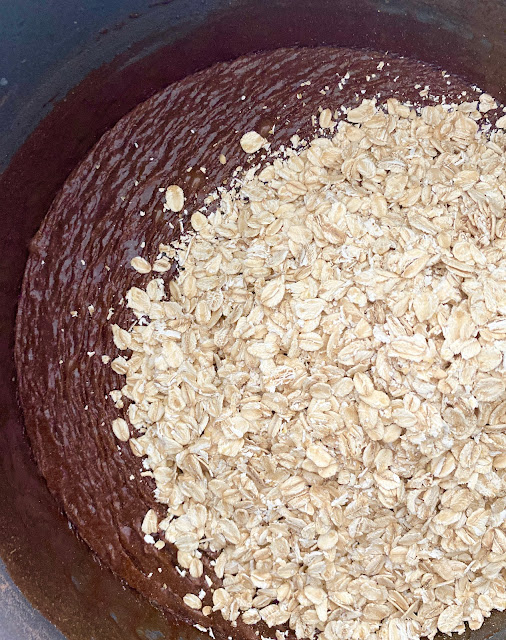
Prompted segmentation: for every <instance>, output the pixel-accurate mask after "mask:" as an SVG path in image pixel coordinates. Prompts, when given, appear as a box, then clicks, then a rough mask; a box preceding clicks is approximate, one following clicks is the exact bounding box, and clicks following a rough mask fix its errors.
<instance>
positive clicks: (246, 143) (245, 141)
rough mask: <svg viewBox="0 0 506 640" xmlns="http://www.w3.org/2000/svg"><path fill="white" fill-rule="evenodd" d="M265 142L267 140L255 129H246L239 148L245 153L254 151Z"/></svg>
mask: <svg viewBox="0 0 506 640" xmlns="http://www.w3.org/2000/svg"><path fill="white" fill-rule="evenodd" d="M266 143H267V140H266V139H265V138H264V137H263V136H261V135H260V134H259V133H257V132H256V131H248V132H247V133H245V134H244V135H243V136H242V137H241V140H240V144H241V148H242V150H243V151H245V152H246V153H256V152H257V151H259V150H260V149H261V148H262V147H263V146H264V145H265V144H266Z"/></svg>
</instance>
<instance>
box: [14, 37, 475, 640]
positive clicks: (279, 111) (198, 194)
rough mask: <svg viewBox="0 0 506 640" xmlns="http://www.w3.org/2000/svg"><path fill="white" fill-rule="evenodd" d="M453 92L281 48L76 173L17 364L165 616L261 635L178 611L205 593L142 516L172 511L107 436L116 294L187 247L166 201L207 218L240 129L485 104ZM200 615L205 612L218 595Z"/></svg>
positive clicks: (72, 485) (189, 96) (115, 550)
mask: <svg viewBox="0 0 506 640" xmlns="http://www.w3.org/2000/svg"><path fill="white" fill-rule="evenodd" d="M382 61H384V62H385V65H384V67H383V69H382V70H378V69H377V67H378V64H379V63H380V62H382ZM380 66H381V65H380ZM347 73H349V77H348V78H346V74H347ZM368 78H369V79H368ZM448 81H449V80H448V78H446V77H444V76H443V75H442V73H441V71H440V70H437V69H434V68H432V67H429V66H427V65H423V64H422V63H418V62H414V61H408V60H404V59H398V58H393V57H390V56H386V55H384V54H376V53H365V52H361V51H352V50H346V49H329V48H319V49H285V50H278V51H275V52H272V53H266V54H256V55H252V56H247V57H244V58H241V59H239V60H237V61H235V62H233V63H224V64H219V65H217V66H215V67H212V68H210V69H208V70H205V71H203V72H201V73H198V74H196V75H194V76H191V77H188V78H186V79H184V80H183V81H181V82H178V83H176V84H175V85H172V86H170V87H168V88H167V89H166V90H165V91H163V92H161V93H159V94H157V95H155V96H154V97H152V98H151V99H150V100H148V101H147V102H145V103H143V104H141V105H139V106H138V107H137V108H136V109H134V110H133V111H132V112H131V113H130V114H128V115H127V116H126V117H125V118H123V119H122V120H121V121H120V122H119V123H118V124H117V125H116V126H115V127H114V128H113V129H112V130H111V131H109V132H108V133H106V134H105V135H104V136H103V138H102V139H101V140H100V141H99V143H98V144H97V145H96V146H95V147H94V149H93V150H92V151H91V152H90V153H89V155H88V156H87V157H86V159H85V160H84V162H83V163H82V164H81V165H80V166H79V167H77V168H76V169H75V171H74V172H73V173H72V174H71V176H70V178H69V179H68V180H67V182H66V184H65V185H64V187H63V189H62V191H61V192H60V194H59V195H58V196H57V197H56V199H55V201H54V202H53V205H52V207H51V209H50V211H49V213H48V215H47V217H46V219H45V221H44V223H43V225H42V227H41V229H40V231H39V232H38V234H37V235H36V237H35V238H34V240H33V242H32V245H31V255H30V258H29V260H28V264H27V268H26V273H25V279H24V285H23V293H22V297H21V301H20V305H19V313H18V324H17V343H16V359H17V368H18V375H19V388H20V397H21V402H22V406H23V409H24V415H25V422H26V428H27V430H28V433H29V436H30V439H31V442H32V445H33V449H34V453H35V456H36V458H37V461H38V464H39V466H40V469H41V471H42V473H43V475H44V476H45V478H46V479H47V483H48V485H49V488H50V490H51V491H52V492H53V494H54V495H55V496H56V498H57V499H58V500H59V502H60V503H61V504H62V506H63V508H64V510H65V512H66V514H67V515H68V518H69V520H70V521H71V522H72V524H73V525H74V527H75V528H76V530H77V532H78V533H79V535H80V536H81V537H82V538H83V539H84V540H85V541H86V542H87V543H88V545H89V546H90V547H91V549H92V550H93V551H94V552H95V554H96V555H97V556H98V558H99V559H100V560H101V561H102V562H103V563H105V564H107V565H108V566H109V567H111V568H112V570H113V571H114V572H115V573H117V574H118V575H119V576H120V577H121V578H123V579H124V580H125V581H126V582H128V583H129V584H130V585H131V586H132V587H134V588H135V589H137V590H138V591H140V592H141V593H142V594H144V595H145V596H146V597H148V598H149V599H150V600H152V601H154V602H155V603H157V604H158V605H159V606H161V607H162V608H163V609H164V610H165V611H166V612H167V613H168V614H169V617H173V618H176V619H180V620H187V621H191V622H193V623H199V624H201V625H204V626H206V627H209V626H210V624H211V625H212V626H213V629H214V633H215V635H216V637H217V638H219V637H227V636H229V635H233V636H234V638H235V639H236V640H239V639H240V638H253V637H254V636H255V632H256V631H257V630H256V629H255V628H252V627H248V626H246V625H243V624H241V623H240V622H238V625H237V628H235V629H232V628H231V626H230V624H229V623H226V622H225V621H224V620H223V619H222V617H221V614H219V613H218V614H213V615H212V616H211V617H209V618H207V617H205V616H203V615H202V614H201V613H199V612H194V611H192V610H191V609H189V608H187V607H186V606H185V605H184V604H183V602H182V596H183V595H185V594H186V593H188V592H191V593H198V590H199V586H198V584H197V583H198V581H195V580H193V579H191V578H190V577H189V576H186V577H184V578H183V577H181V576H180V575H179V573H178V572H177V571H176V568H175V553H174V550H173V549H172V548H170V545H168V546H167V547H166V548H165V549H163V550H162V551H157V550H156V549H154V548H153V546H152V545H149V544H146V543H145V542H144V540H143V536H142V534H141V530H140V526H141V522H142V518H143V516H144V514H145V513H146V511H147V509H148V508H150V507H153V508H155V509H158V510H159V512H160V513H162V510H161V509H159V507H160V505H157V504H156V503H155V501H154V497H153V489H154V483H153V482H152V481H151V480H150V479H149V478H144V477H141V475H140V473H141V471H142V469H141V464H140V460H139V459H138V458H135V457H134V456H133V455H132V454H131V452H130V448H129V446H128V444H126V445H125V444H123V443H118V441H117V440H116V439H115V437H114V435H113V433H112V430H111V427H110V424H111V422H112V420H113V419H114V418H115V417H117V416H118V410H117V409H116V408H115V407H114V405H113V403H112V401H111V399H110V398H108V397H107V393H108V391H109V390H111V389H113V388H117V387H120V386H121V385H122V384H123V382H122V378H121V377H120V376H118V375H116V374H115V373H114V372H113V371H112V370H111V369H110V367H109V366H108V365H104V364H103V363H102V360H101V356H102V355H110V356H112V357H115V355H116V354H117V349H116V348H115V346H114V344H113V342H112V334H111V330H110V323H113V322H117V323H118V324H120V325H122V326H126V325H127V324H128V323H129V322H130V321H131V320H132V315H131V313H130V312H129V311H127V310H125V309H124V307H123V304H122V296H123V294H124V293H125V292H126V291H127V290H128V289H129V288H130V287H131V286H132V285H137V286H144V285H145V284H146V283H147V282H148V281H149V279H150V277H151V276H141V275H139V274H138V273H136V272H135V271H134V270H133V269H132V268H131V267H130V260H131V258H133V257H134V256H136V255H143V256H144V257H146V258H147V259H150V260H152V259H153V258H154V256H155V255H156V254H157V250H158V244H159V243H160V242H166V243H167V242H170V241H171V240H173V239H174V238H175V237H176V236H177V235H178V234H179V224H178V223H176V224H174V225H173V227H174V228H173V229H172V228H171V225H170V224H169V223H171V222H172V223H174V221H175V220H177V217H176V216H175V215H172V218H171V217H169V215H168V214H167V213H164V212H163V210H162V204H163V194H162V193H160V192H159V189H160V188H164V187H167V186H168V185H169V184H174V183H175V184H179V185H180V186H181V187H183V189H184V191H185V195H186V197H187V201H186V205H187V206H188V207H189V208H192V207H193V206H200V205H202V203H203V199H204V197H205V195H206V194H207V193H208V192H210V191H212V190H213V189H214V188H215V187H216V186H218V185H220V184H222V183H223V182H224V181H226V180H227V179H228V178H229V177H230V176H231V173H232V170H233V168H235V167H236V166H237V165H239V164H244V163H245V162H246V161H247V156H246V155H245V154H244V153H243V152H242V150H241V148H240V146H239V138H240V136H241V135H242V134H243V133H244V132H246V131H248V130H251V129H255V130H256V131H258V132H259V133H261V134H262V135H265V136H267V137H268V139H269V141H270V142H271V143H272V148H274V149H275V148H277V147H279V145H281V144H283V143H287V142H288V140H289V138H290V136H292V135H293V134H294V133H296V132H297V133H299V135H301V137H304V136H311V135H312V134H313V132H314V128H313V125H312V121H311V116H312V115H313V114H316V113H317V110H318V107H320V106H321V107H322V108H327V107H330V108H332V109H336V108H339V107H340V106H341V105H346V106H351V105H356V104H358V103H359V102H360V101H361V100H362V99H363V98H364V97H366V98H367V97H369V98H371V97H373V96H377V95H379V101H381V100H382V99H386V98H387V97H397V98H399V99H401V100H406V99H411V100H412V101H414V102H417V103H422V104H434V100H433V99H431V98H430V97H424V98H421V97H420V95H419V92H420V90H422V89H423V88H424V87H425V85H429V87H430V92H429V93H430V94H431V95H443V94H444V95H446V101H447V102H454V101H462V100H466V99H468V100H471V99H475V98H476V97H477V94H476V93H474V91H473V90H471V89H470V88H469V87H468V86H466V85H465V84H464V83H463V82H461V81H458V80H455V79H454V78H452V79H451V84H448ZM308 82H310V84H308ZM415 85H419V86H418V87H417V88H415ZM462 91H467V96H464V97H462V95H461V93H462ZM297 94H299V97H298V95H297ZM273 125H276V126H275V130H274V134H269V133H268V132H269V130H270V129H271V128H272V126H273ZM220 154H224V155H225V156H226V158H227V163H226V165H222V164H220V162H219V160H218V158H219V156H220ZM201 167H204V168H205V172H204V171H202V170H201ZM143 243H145V245H144V244H143ZM143 247H145V248H143ZM110 309H113V312H112V316H111V317H110V320H109V321H108V320H107V319H106V318H107V316H108V314H109V310H110ZM75 312H77V314H76V313H75ZM207 591H208V590H207ZM204 604H211V603H210V600H209V596H208V597H207V599H206V600H205V601H204ZM261 631H262V632H263V633H266V631H265V629H262V630H261ZM269 635H270V636H272V635H273V632H272V631H270V633H269Z"/></svg>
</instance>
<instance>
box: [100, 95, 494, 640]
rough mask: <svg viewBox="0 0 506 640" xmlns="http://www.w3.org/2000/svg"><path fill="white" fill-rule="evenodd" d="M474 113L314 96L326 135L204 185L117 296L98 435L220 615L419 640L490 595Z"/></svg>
mask: <svg viewBox="0 0 506 640" xmlns="http://www.w3.org/2000/svg"><path fill="white" fill-rule="evenodd" d="M494 104H495V103H494V102H493V100H492V99H491V98H490V97H489V96H484V97H483V98H482V99H481V100H480V101H479V103H478V101H476V102H475V103H468V104H467V103H466V104H463V105H457V106H455V105H454V106H448V105H444V106H443V105H439V106H434V107H425V108H424V109H422V110H420V111H419V112H415V110H414V109H413V108H410V107H408V106H406V105H402V104H401V103H399V102H398V101H397V100H394V99H390V100H388V101H387V105H386V109H381V108H378V107H377V106H376V105H375V103H374V102H372V101H364V102H363V103H362V104H361V105H359V106H357V107H355V108H353V109H350V110H349V111H348V114H347V119H345V120H343V121H341V122H339V123H337V122H336V123H334V122H333V121H332V118H331V117H330V118H329V113H330V116H331V115H332V114H331V112H330V110H329V113H327V110H324V111H322V112H321V113H320V116H319V124H320V126H321V127H322V128H326V127H329V126H330V127H334V128H333V129H332V134H333V137H332V138H326V137H317V138H315V139H313V140H311V141H309V143H308V144H307V145H306V146H301V147H299V148H298V150H297V151H295V150H294V149H290V148H286V149H285V151H284V153H283V154H278V156H277V157H274V156H272V157H270V158H269V159H268V162H267V163H266V164H265V165H263V166H262V168H261V169H260V168H258V167H253V168H251V169H249V170H248V171H247V172H245V173H243V174H241V175H240V180H237V181H236V182H234V184H235V187H234V188H229V189H228V190H227V189H223V188H220V189H219V190H218V192H217V194H215V196H213V199H211V200H210V202H211V201H212V202H214V204H212V205H211V206H210V207H209V209H208V210H200V211H192V212H191V227H192V232H191V233H190V235H188V236H187V237H184V238H182V239H181V240H180V241H178V242H177V243H175V244H174V246H172V247H169V246H167V245H163V246H161V247H160V256H159V257H158V259H157V260H156V262H155V263H154V264H153V271H155V272H156V275H157V279H155V280H153V281H152V282H150V283H149V284H148V286H147V287H146V289H145V290H143V289H140V288H137V287H132V288H131V289H130V291H129V292H128V293H126V295H125V298H126V303H127V305H128V307H129V308H130V309H131V310H132V313H133V315H134V316H135V318H136V319H137V322H136V323H135V324H134V326H133V327H131V328H130V329H128V330H126V329H124V328H121V327H119V326H118V325H112V333H113V338H114V342H115V344H116V346H117V348H118V349H119V350H120V351H121V354H120V355H119V357H117V358H115V359H114V360H113V361H112V363H111V366H112V367H113V369H114V371H116V372H117V373H119V374H120V375H124V376H125V384H124V386H123V387H122V389H121V390H112V391H111V392H110V396H111V398H112V400H113V402H115V405H116V406H117V407H118V408H121V407H122V406H125V409H124V410H125V411H126V416H125V417H127V418H128V421H129V423H130V428H129V425H128V423H127V422H126V421H125V420H124V419H123V418H118V419H116V420H115V421H114V423H113V431H114V433H115V434H116V436H117V437H118V438H119V439H120V440H127V439H128V438H129V430H130V429H131V430H132V431H131V433H132V437H130V441H129V442H130V447H131V449H132V453H133V454H134V455H136V456H138V457H140V458H144V459H143V465H144V472H145V473H148V474H151V475H152V476H153V478H154V480H155V482H156V491H155V497H156V499H157V501H158V502H159V503H161V504H162V505H164V506H165V508H166V515H165V517H164V518H163V520H161V521H160V522H158V518H157V517H156V514H155V513H154V511H151V510H150V511H149V512H148V513H147V514H146V516H145V518H144V520H143V524H142V531H143V533H144V534H145V535H149V536H151V538H152V539H153V540H155V538H156V541H155V546H156V545H158V547H161V546H162V545H163V544H164V543H165V541H167V542H170V543H172V544H174V545H175V546H176V547H177V549H178V563H179V564H180V566H181V567H182V568H183V569H184V570H186V571H188V572H189V574H190V575H191V576H192V577H195V578H197V577H200V576H202V575H203V573H204V565H203V563H202V556H201V554H202V553H205V552H213V553H214V554H215V555H216V562H215V565H214V567H213V570H214V573H215V575H216V578H217V579H218V580H219V581H221V584H220V586H219V588H216V589H215V588H213V587H212V586H211V584H209V583H208V584H209V587H210V591H211V593H212V601H213V607H212V608H213V609H214V611H220V612H221V613H222V615H223V616H224V617H225V618H226V619H227V620H230V621H235V620H237V619H238V618H239V617H241V618H242V620H243V621H244V622H245V623H247V624H255V623H257V622H259V621H260V620H263V621H265V623H266V624H267V625H268V626H276V625H281V624H287V625H288V626H289V627H290V628H291V629H292V630H293V631H294V633H295V635H296V636H297V638H312V637H314V636H316V635H318V634H319V635H320V638H321V640H417V639H418V638H420V637H421V636H427V637H429V638H433V637H434V635H435V634H436V632H437V631H438V629H439V630H440V631H442V632H444V633H451V632H454V631H457V632H459V633H460V632H462V631H463V630H464V628H465V623H467V624H468V625H469V627H470V628H471V629H477V628H479V627H480V626H481V625H482V623H483V620H484V618H486V617H487V616H489V615H490V612H491V611H492V610H493V609H504V608H506V580H505V571H504V570H505V555H504V554H505V553H506V525H505V518H504V513H505V510H506V484H505V479H506V436H505V433H504V432H505V428H506V427H505V425H506V398H505V394H506V375H505V370H504V362H505V353H506V320H505V317H506V286H505V284H504V283H505V282H506V258H505V256H506V224H505V222H504V221H505V195H506V190H505V184H506V154H505V149H506V142H505V134H504V132H501V131H493V132H492V133H491V134H487V135H486V134H485V133H483V132H482V131H480V129H479V123H478V122H477V120H478V121H479V119H480V118H481V117H482V116H481V115H480V114H481V113H486V112H487V111H489V110H492V109H494V108H495V107H494ZM478 105H479V109H478V108H477V107H478ZM501 120H502V119H500V120H499V126H501ZM316 122H317V121H316V120H315V124H316ZM334 125H335V126H334ZM298 142H299V141H298V140H297V143H298ZM265 145H266V140H265V139H264V138H262V136H260V135H259V134H258V133H256V132H254V131H253V132H249V133H247V134H245V136H243V138H242V139H241V146H242V147H243V149H244V150H245V151H246V152H248V153H254V152H255V151H258V150H259V149H261V148H263V147H265ZM178 193H179V192H177V194H176V193H175V192H174V194H173V195H175V196H177V197H179V196H180V195H181V194H179V195H178ZM171 197H172V196H171ZM177 197H176V198H175V200H176V201H175V200H172V201H171V205H170V207H172V206H174V207H175V209H174V210H180V209H178V207H179V205H181V208H182V206H183V204H182V202H181V199H179V201H177ZM183 203H184V201H183ZM168 206H169V205H168ZM135 260H136V262H135V264H137V265H138V266H140V267H141V269H142V268H144V269H146V270H147V267H146V266H144V262H141V260H140V259H135ZM174 260H175V261H176V262H177V263H178V276H177V277H176V279H175V280H173V281H172V282H170V283H168V282H166V281H164V280H163V279H162V278H161V277H160V275H159V274H163V272H164V271H167V270H168V269H169V268H170V267H171V263H172V262H173V261H174ZM135 264H134V265H133V266H135ZM146 264H148V263H146ZM141 272H142V271H141ZM146 272H147V271H146ZM127 350H130V351H128V352H127ZM159 543H160V544H159ZM158 547H157V548H158ZM184 601H185V603H186V604H187V605H188V606H190V607H193V608H195V609H200V607H201V606H202V603H201V600H200V598H198V596H195V595H193V594H187V595H186V596H185V597H184ZM205 613H206V614H209V613H210V608H208V607H206V612H205Z"/></svg>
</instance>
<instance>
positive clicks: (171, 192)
mask: <svg viewBox="0 0 506 640" xmlns="http://www.w3.org/2000/svg"><path fill="white" fill-rule="evenodd" d="M165 206H166V207H167V209H169V210H170V211H174V212H175V213H179V211H182V209H183V207H184V191H183V190H182V189H181V187H179V186H178V185H177V184H172V185H170V187H167V190H166V192H165Z"/></svg>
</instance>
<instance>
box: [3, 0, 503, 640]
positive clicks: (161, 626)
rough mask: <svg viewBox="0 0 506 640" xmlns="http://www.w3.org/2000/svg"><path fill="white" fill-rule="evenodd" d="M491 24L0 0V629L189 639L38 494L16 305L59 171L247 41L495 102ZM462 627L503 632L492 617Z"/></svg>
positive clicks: (23, 636) (388, 5)
mask: <svg viewBox="0 0 506 640" xmlns="http://www.w3.org/2000/svg"><path fill="white" fill-rule="evenodd" d="M505 28H506V0H265V1H264V0H102V1H100V0H81V1H80V2H79V3H75V2H69V1H68V0H45V1H44V0H11V1H10V2H3V3H1V6H0V140H1V144H0V171H3V173H2V175H1V177H0V224H1V230H0V244H1V249H0V261H1V262H0V282H1V285H0V368H1V384H0V470H1V475H0V640H27V639H32V638H40V639H47V640H56V639H63V638H65V637H67V638H69V639H70V640H74V639H75V640H84V639H85V640H105V639H107V640H116V639H117V640H139V639H141V640H158V639H162V638H169V639H172V638H176V637H187V638H196V637H198V633H197V631H196V630H195V629H193V628H191V629H190V628H176V627H175V626H174V623H172V622H171V621H170V620H167V619H166V618H165V617H164V616H163V615H162V613H161V612H160V611H158V610H157V609H156V608H155V607H153V606H152V605H150V604H149V603H148V602H147V601H145V600H143V599H142V598H141V597H140V596H138V595H137V594H136V593H134V592H133V591H132V590H131V589H129V588H128V587H126V586H125V585H123V584H121V583H120V581H119V580H118V579H117V578H116V577H115V576H113V575H112V573H111V572H110V571H108V570H107V569H106V568H104V567H102V566H100V565H99V564H98V562H97V561H96V560H95V559H94V558H93V556H92V554H91V552H90V551H89V550H88V549H87V547H86V546H85V545H84V544H83V543H82V542H81V541H80V540H79V539H78V538H77V536H76V535H75V533H74V532H73V531H72V529H71V528H70V526H69V523H68V521H67V520H66V518H65V516H64V515H63V514H62V513H61V512H60V510H59V508H58V506H57V504H56V503H55V501H54V500H53V498H52V497H51V495H50V494H49V492H48V489H47V487H46V485H45V482H44V480H43V479H42V478H41V476H40V475H39V473H38V471H37V468H36V466H35V463H34V462H33V459H32V457H31V454H30V447H29V444H28V441H27V439H26V437H25V434H24V430H23V421H22V415H21V411H20V409H19V406H18V404H17V401H16V380H15V374H14V363H13V328H14V319H15V311H16V304H17V300H18V295H19V290H20V284H21V277H22V273H23V269H24V264H25V262H26V258H27V255H28V252H29V249H30V239H31V237H32V236H33V234H34V233H35V231H36V230H37V228H38V226H39V224H40V222H41V220H42V218H43V216H44V214H45V212H46V211H47V209H48V207H49V205H50V203H51V200H52V199H53V197H54V195H55V193H56V191H57V190H58V188H59V187H60V186H61V185H62V183H63V181H64V180H65V178H66V176H67V175H68V173H69V172H70V170H71V169H72V168H73V167H74V166H75V165H76V163H78V162H79V160H80V159H81V158H82V157H83V156H84V154H85V153H86V152H87V150H88V149H89V148H90V147H91V146H92V145H93V144H94V143H95V142H96V141H97V140H98V138H99V137H100V136H101V135H102V134H103V133H104V131H106V130H107V129H108V128H109V127H111V126H112V125H113V124H114V123H115V122H116V121H117V120H118V119H119V118H120V117H121V116H123V115H124V114H125V113H127V112H128V111H129V110H130V109H131V108H132V107H134V106H135V105H136V104H137V103H138V102H140V101H142V100H144V99H146V98H147V97H148V96H150V95H151V94H152V93H154V92H155V91H157V90H159V89H161V88H163V87H164V86H166V85H167V84H169V83H170V82H173V81H175V80H177V79H179V78H181V77H183V76H185V75H187V74H189V73H192V72H194V71H196V70H198V69H201V68H204V67H206V66H209V65H211V64H212V63H214V62H217V61H222V60H228V59H233V58H235V57H237V56H239V55H241V54H243V53H247V52H251V51H255V50H261V49H273V48H276V47H281V46H289V45H320V44H336V45H346V46H355V47H369V48H373V49H379V50H383V51H391V52H395V53H399V54H402V55H406V56H411V57H415V58H418V59H421V60H424V61H427V62H433V63H436V64H438V65H440V66H441V67H442V68H444V69H446V70H448V71H450V72H453V73H457V74H460V75H462V76H463V77H465V78H466V79H468V80H470V81H471V82H474V83H476V84H477V85H479V86H480V87H481V88H482V89H484V90H487V91H488V92H490V93H491V94H492V95H494V96H495V97H497V98H499V99H500V100H502V101H503V102H506V63H505V61H506V31H505ZM48 312H49V313H50V310H48ZM53 625H54V626H53ZM468 635H472V637H473V638H474V639H476V640H481V639H483V638H491V637H494V638H497V640H499V638H504V637H506V614H502V613H497V612H496V613H494V614H493V615H492V616H491V618H489V619H488V620H487V621H486V623H485V625H484V626H483V627H482V628H481V629H480V630H479V631H476V632H473V633H472V634H469V633H468Z"/></svg>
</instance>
